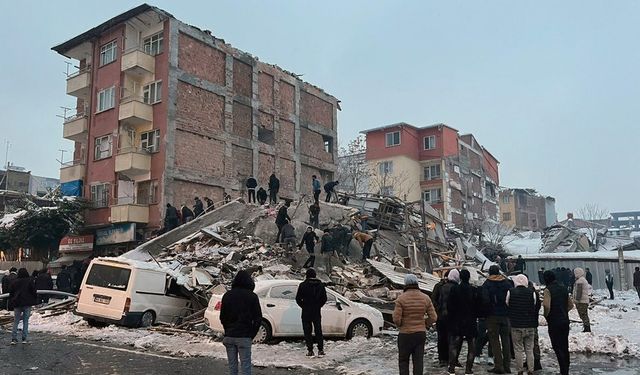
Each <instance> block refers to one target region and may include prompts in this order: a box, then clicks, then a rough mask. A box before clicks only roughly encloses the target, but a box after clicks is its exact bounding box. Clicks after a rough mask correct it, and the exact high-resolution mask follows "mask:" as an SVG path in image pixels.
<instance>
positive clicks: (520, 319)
mask: <svg viewBox="0 0 640 375" xmlns="http://www.w3.org/2000/svg"><path fill="white" fill-rule="evenodd" d="M513 284H514V285H515V286H514V287H513V288H511V289H509V291H508V292H507V297H506V304H507V312H508V314H509V323H510V324H511V338H512V340H513V348H514V351H515V357H516V358H515V360H516V370H517V371H518V374H523V373H524V367H523V356H525V355H526V360H527V370H528V371H527V373H528V374H533V367H534V363H533V362H534V360H533V359H534V358H533V343H534V338H535V327H536V326H537V325H538V324H537V320H538V314H536V304H537V301H536V295H535V293H534V292H533V291H532V290H531V289H529V280H528V279H527V277H526V276H525V275H523V274H519V275H516V276H514V277H513Z"/></svg>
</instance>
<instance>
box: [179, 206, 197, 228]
mask: <svg viewBox="0 0 640 375" xmlns="http://www.w3.org/2000/svg"><path fill="white" fill-rule="evenodd" d="M180 213H182V223H183V224H186V223H188V222H190V221H191V220H193V218H194V217H195V216H196V215H194V214H193V211H191V209H190V208H189V207H187V206H186V205H184V204H183V205H182V207H180Z"/></svg>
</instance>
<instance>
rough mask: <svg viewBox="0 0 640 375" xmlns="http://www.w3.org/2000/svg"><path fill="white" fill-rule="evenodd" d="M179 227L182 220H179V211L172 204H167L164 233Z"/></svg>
mask: <svg viewBox="0 0 640 375" xmlns="http://www.w3.org/2000/svg"><path fill="white" fill-rule="evenodd" d="M179 225H180V220H179V219H178V210H176V208H175V207H173V206H172V205H171V204H169V203H167V209H166V210H165V213H164V231H165V232H168V231H170V230H172V229H174V228H177V227H178V226H179Z"/></svg>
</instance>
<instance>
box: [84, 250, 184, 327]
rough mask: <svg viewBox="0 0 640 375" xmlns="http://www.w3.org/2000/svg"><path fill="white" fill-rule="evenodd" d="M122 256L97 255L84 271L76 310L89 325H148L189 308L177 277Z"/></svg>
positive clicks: (175, 315)
mask: <svg viewBox="0 0 640 375" xmlns="http://www.w3.org/2000/svg"><path fill="white" fill-rule="evenodd" d="M145 266H146V265H145V264H137V263H136V262H134V261H128V260H126V259H122V258H97V259H94V260H93V261H91V264H90V265H89V268H88V269H87V273H86V274H85V275H84V279H83V280H82V285H81V286H80V292H79V293H78V306H77V307H76V311H75V314H76V315H79V316H82V317H83V318H85V320H87V321H88V322H89V324H90V325H100V324H104V323H112V324H117V325H123V326H128V327H148V326H151V325H153V324H154V323H155V322H166V323H172V322H175V321H176V319H178V318H180V317H183V316H185V315H187V314H188V313H189V312H190V307H191V301H190V300H189V299H188V298H186V297H184V296H181V295H180V288H179V286H178V285H177V284H176V283H175V280H174V279H173V278H172V277H171V276H169V275H168V274H167V273H166V272H164V271H162V270H157V269H152V267H145Z"/></svg>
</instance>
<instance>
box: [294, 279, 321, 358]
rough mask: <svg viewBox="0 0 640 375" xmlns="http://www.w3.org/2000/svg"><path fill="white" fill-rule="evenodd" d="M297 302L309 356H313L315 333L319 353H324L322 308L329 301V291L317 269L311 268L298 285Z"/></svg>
mask: <svg viewBox="0 0 640 375" xmlns="http://www.w3.org/2000/svg"><path fill="white" fill-rule="evenodd" d="M296 303H297V304H298V306H300V308H301V309H302V330H303V331H304V340H305V342H306V344H307V357H311V356H313V341H314V337H312V335H311V331H312V328H313V332H314V333H315V341H316V342H317V344H318V355H319V356H323V355H324V340H323V337H322V314H321V309H322V306H324V304H325V303H327V291H326V289H325V287H324V285H323V284H322V281H320V280H318V279H317V278H316V270H314V269H313V268H309V269H308V270H307V272H306V279H305V280H304V281H303V282H301V283H300V285H299V286H298V293H297V294H296Z"/></svg>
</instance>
